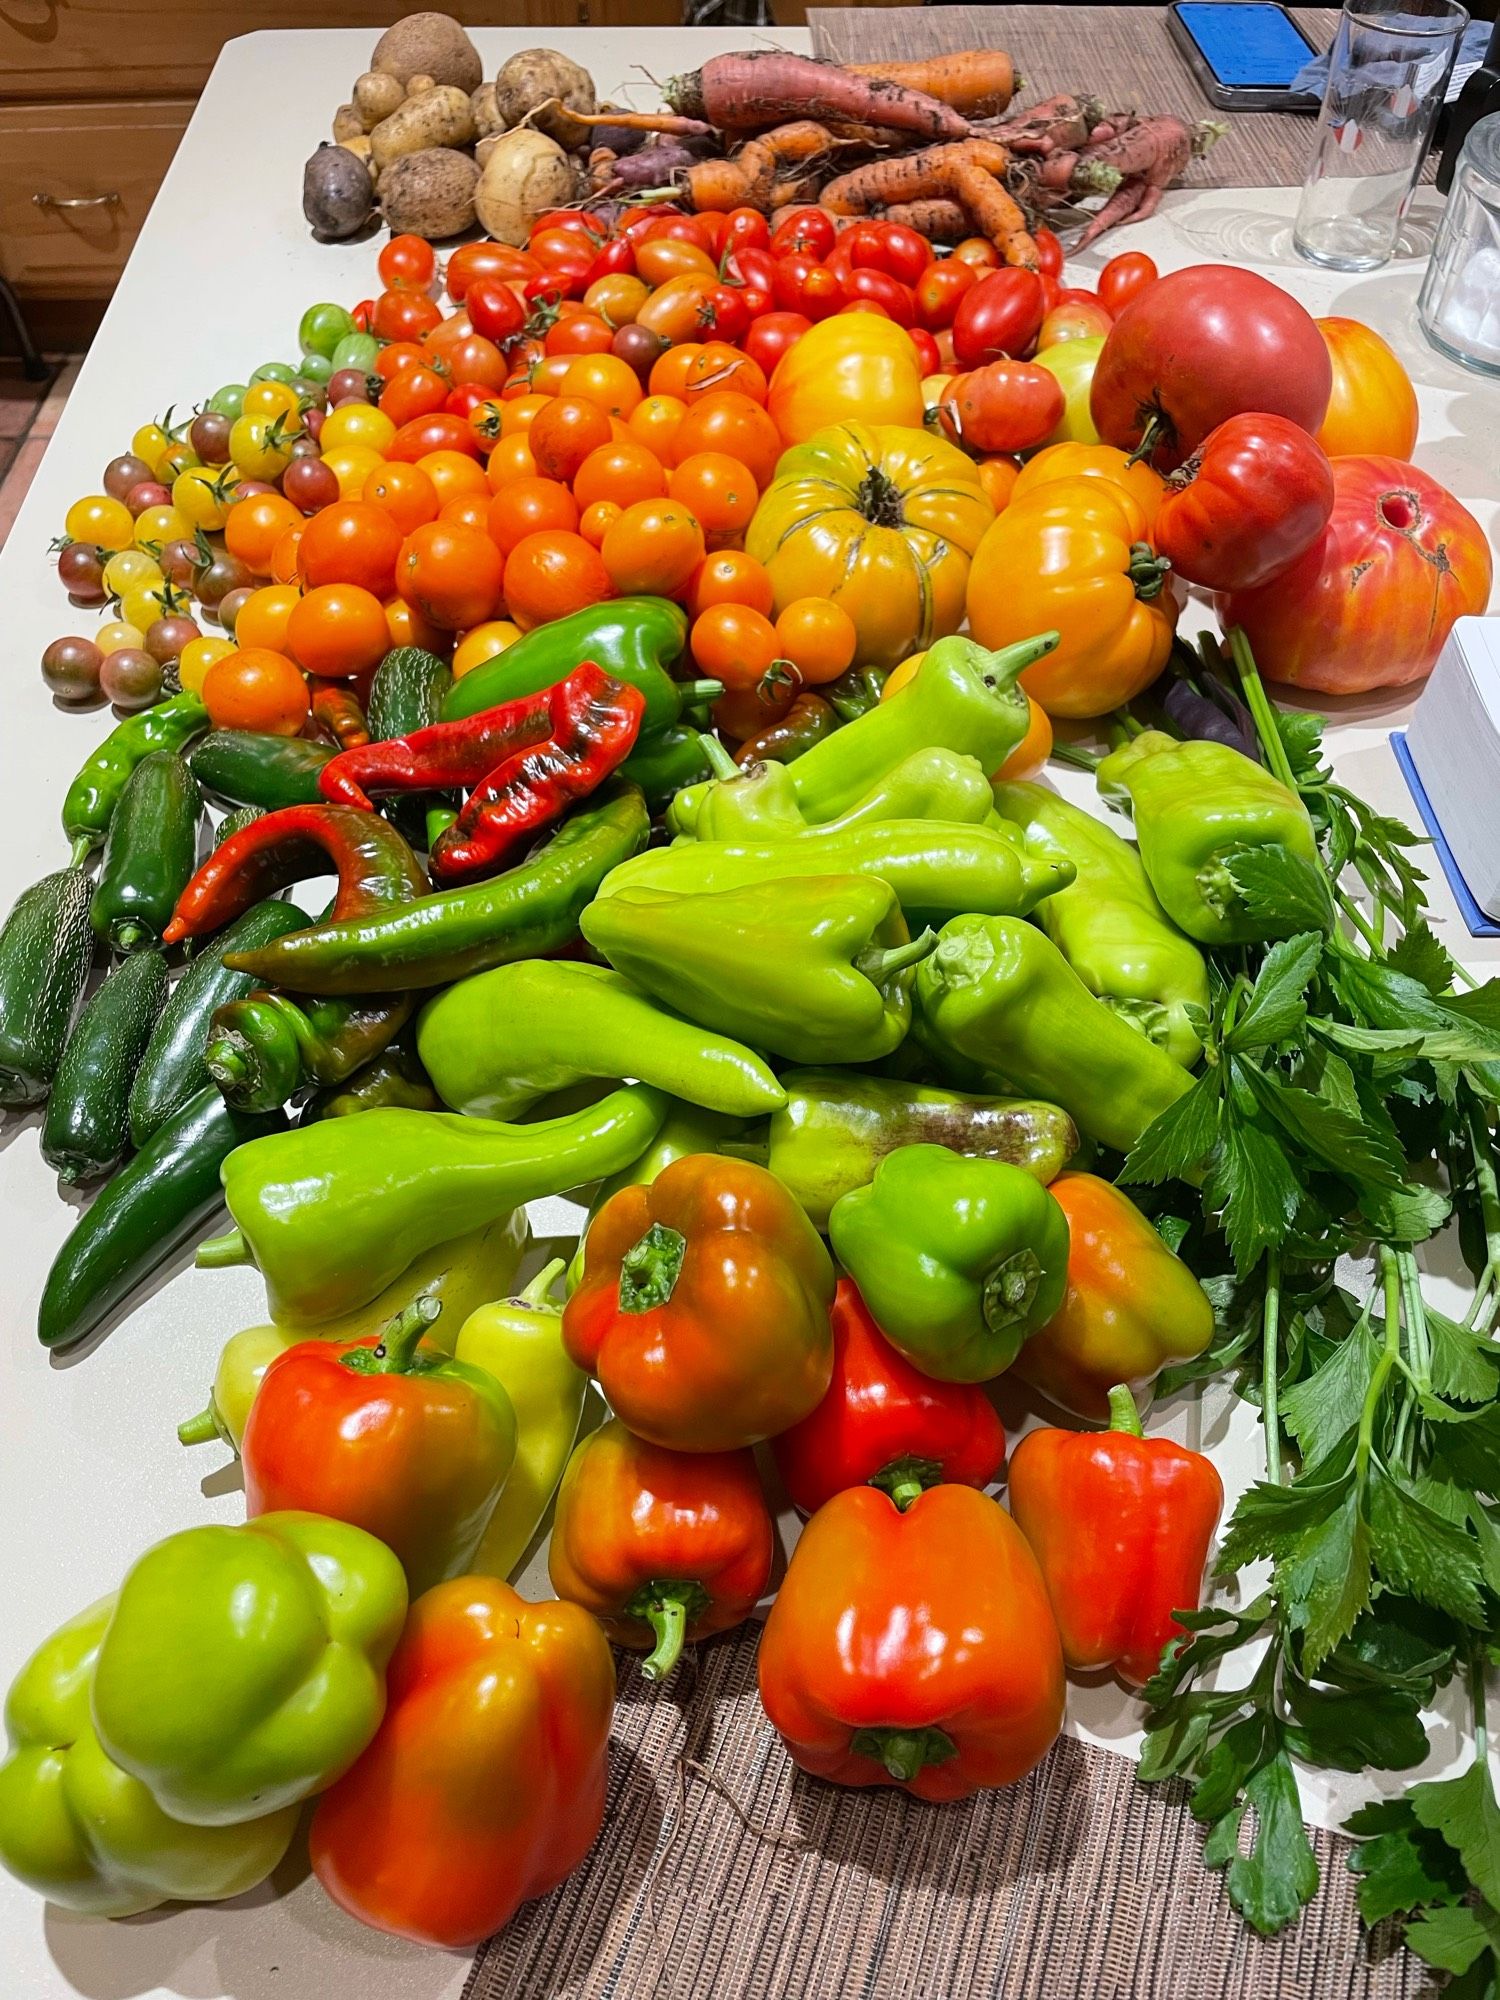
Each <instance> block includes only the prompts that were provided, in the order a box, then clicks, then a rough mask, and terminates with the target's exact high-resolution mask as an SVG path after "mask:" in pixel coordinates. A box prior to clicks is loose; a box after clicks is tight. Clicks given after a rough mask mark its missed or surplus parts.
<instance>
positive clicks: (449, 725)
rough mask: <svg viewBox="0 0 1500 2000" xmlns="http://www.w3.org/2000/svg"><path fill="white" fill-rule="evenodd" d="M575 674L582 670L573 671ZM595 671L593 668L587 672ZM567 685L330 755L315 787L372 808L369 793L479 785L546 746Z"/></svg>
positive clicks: (344, 802) (350, 803)
mask: <svg viewBox="0 0 1500 2000" xmlns="http://www.w3.org/2000/svg"><path fill="white" fill-rule="evenodd" d="M576 671H577V672H579V673H581V672H583V671H584V669H583V668H578V669H577V670H576ZM591 671H592V672H593V673H595V674H597V673H598V671H599V669H598V668H597V667H593V668H592V669H591ZM566 685H567V683H566V682H558V683H557V684H556V685H555V686H553V687H546V688H541V689H539V690H538V691H537V692H536V693H535V694H525V695H520V696H518V697H517V699H516V700H515V701H502V702H501V703H499V704H498V706H496V707H494V708H482V709H480V710H479V712H478V713H477V714H476V715H466V716H465V717H464V718H463V719H462V721H459V722H434V723H431V724H429V726H428V727H427V728H425V729H414V730H412V732H411V733H410V735H408V736H392V737H388V738H387V739H386V740H385V741H384V742H383V743H367V744H365V745H364V746H363V747H362V748H360V749H358V750H348V751H345V752H344V753H342V754H341V755H340V756H337V757H330V758H329V760H328V762H327V763H326V764H325V765H324V766H323V768H322V770H321V771H320V772H319V773H318V789H319V790H320V791H321V792H322V794H323V796H324V798H325V799H332V800H335V801H337V803H339V804H340V805H346V806H361V807H363V809H364V810H365V811H366V812H371V811H373V810H374V807H373V805H372V803H371V795H372V794H373V793H388V792H442V791H450V790H451V789H452V788H453V787H454V786H455V785H477V784H478V783H479V782H480V781H481V779H484V778H487V777H488V776H489V774H490V773H491V771H493V770H494V769H495V767H496V765H497V764H499V763H501V762H503V760H504V759H505V758H507V757H513V756H514V755H515V754H516V752H517V751H518V750H525V749H527V748H529V747H530V745H532V744H533V743H544V742H546V740H547V738H548V737H549V736H550V735H551V734H552V733H553V706H552V705H553V701H554V699H555V698H556V697H557V696H558V695H559V693H560V692H561V690H562V688H563V687H564V686H566Z"/></svg>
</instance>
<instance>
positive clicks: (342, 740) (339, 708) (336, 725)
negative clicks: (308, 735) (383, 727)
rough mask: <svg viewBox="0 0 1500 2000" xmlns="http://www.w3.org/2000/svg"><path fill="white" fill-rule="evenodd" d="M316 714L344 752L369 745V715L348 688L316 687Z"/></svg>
mask: <svg viewBox="0 0 1500 2000" xmlns="http://www.w3.org/2000/svg"><path fill="white" fill-rule="evenodd" d="M312 712H313V714H314V715H315V716H316V717H317V719H318V721H319V722H321V723H322V725H323V727H324V728H325V729H326V730H327V731H328V733H329V735H330V736H331V737H332V738H333V740H334V742H335V743H337V745H338V746H339V748H340V749H341V750H358V749H359V748H360V747H361V746H362V745H364V744H366V743H368V742H369V740H370V729H369V725H368V723H367V722H366V721H365V712H364V710H363V709H362V708H361V707H360V705H359V702H358V700H357V699H356V698H355V696H354V695H353V694H352V693H351V692H350V690H349V689H348V688H347V687H339V686H336V685H335V686H330V685H329V684H328V683H327V682H324V683H323V684H322V685H321V686H319V687H317V688H315V689H314V690H313V698H312Z"/></svg>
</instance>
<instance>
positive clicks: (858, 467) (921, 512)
mask: <svg viewBox="0 0 1500 2000" xmlns="http://www.w3.org/2000/svg"><path fill="white" fill-rule="evenodd" d="M850 320H851V322H852V321H854V320H870V323H871V324H872V325H878V324H881V322H879V321H876V320H874V319H873V318H872V316H871V315H870V314H868V313H859V314H851V315H850ZM821 324H822V325H825V326H826V325H828V324H830V322H829V321H826V320H825V321H822V322H821ZM817 331H818V328H817V327H814V329H813V332H814V333H816V332H817ZM898 331H899V329H898ZM902 337H903V338H904V337H905V336H904V335H903V336H902ZM811 338H812V334H804V335H803V337H802V339H801V341H799V342H798V344H797V346H796V347H795V348H793V350H792V352H791V354H790V355H789V356H788V357H787V358H788V359H789V360H792V359H795V358H796V356H797V354H799V353H800V352H801V350H802V348H803V347H804V346H805V345H806V344H807V342H808V341H809V340H810V339H811ZM907 344H908V346H910V342H908V343H907ZM913 351H915V350H913ZM783 365H784V364H783ZM778 373H779V370H778ZM773 386H774V385H773ZM994 518H995V510H994V508H993V507H992V506H991V504H990V502H989V499H988V497H987V496H986V494H985V492H984V488H983V487H982V486H981V485H980V483H979V473H978V469H977V468H976V466H975V465H974V463H973V461H972V459H970V458H968V457H966V456H965V454H964V453H963V452H961V451H960V450H959V449H958V448H957V446H956V445H951V444H948V443H947V442H946V441H945V440H944V439H942V438H938V437H932V436H930V435H929V434H926V433H924V432H923V431H922V430H920V429H913V428H911V427H910V426H907V425H902V426H899V427H898V426H896V425H884V426H880V427H872V426H870V425H866V424H860V423H845V424H839V425H837V426H836V427H834V428H833V429H831V430H824V431H822V432H821V433H819V434H818V435H816V436H814V437H812V438H810V439H809V440H808V442H807V443H806V444H801V445H798V446H797V447H796V448H795V449H794V450H792V451H789V452H787V453H786V454H785V456H784V457H783V458H782V460H781V463H780V466H779V468H778V473H777V477H776V479H775V480H774V482H773V483H772V484H771V485H770V486H769V487H768V488H767V489H766V491H765V492H764V493H763V494H762V495H761V501H760V505H759V506H758V507H757V508H756V510H755V518H754V520H753V521H752V522H751V523H750V527H749V530H748V532H747V534H746V536H745V547H746V549H747V551H748V552H749V553H750V554H751V555H752V556H754V557H755V558H756V560H757V561H758V562H762V563H764V564H765V566H766V568H767V570H768V571H769V572H770V576H771V587H772V589H773V591H774V592H775V602H776V609H777V612H778V613H780V612H781V611H784V610H785V609H786V607H787V605H789V604H791V603H792V602H794V600H795V599H797V598H799V597H827V598H831V599H832V600H833V602H834V603H835V604H837V605H838V606H839V607H840V609H841V610H843V611H845V612H846V613H847V614H848V616H849V617H850V618H851V619H852V620H853V622H854V629H855V632H856V633H857V635H858V640H857V648H856V653H855V657H856V658H857V659H858V660H859V661H860V662H861V663H862V664H864V665H866V666H875V667H893V666H896V665H897V664H898V663H899V662H900V661H902V660H904V659H906V658H907V656H908V655H909V654H911V653H915V652H920V651H922V650H924V649H925V648H926V647H928V646H930V645H931V644H932V642H933V641H934V640H935V639H944V638H947V636H948V635H949V633H951V632H956V631H957V630H958V628H959V626H960V625H961V624H962V623H963V619H964V590H965V586H966V584H967V583H968V580H969V562H970V558H971V557H972V556H973V554H974V551H975V550H976V549H977V548H978V547H979V546H980V543H981V539H982V538H983V537H984V535H985V530H986V529H987V528H989V526H990V523H991V522H992V521H993V520H994ZM1045 624H1046V621H1043V626H1042V627H1041V628H1038V627H1036V626H1028V627H1027V628H1026V629H1027V632H1028V634H1029V633H1031V632H1033V631H1036V630H1038V629H1045ZM986 643H988V642H986Z"/></svg>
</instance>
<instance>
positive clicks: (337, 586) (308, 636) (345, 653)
mask: <svg viewBox="0 0 1500 2000" xmlns="http://www.w3.org/2000/svg"><path fill="white" fill-rule="evenodd" d="M417 532H418V533H419V534H427V533H430V532H431V530H430V529H418V531H417ZM245 609H246V610H248V609H249V606H248V605H247V606H246V607H245ZM243 615H244V613H243V612H242V613H241V616H242V617H243ZM235 637H236V639H238V637H239V629H238V627H237V626H236V629H235ZM286 638H287V650H288V651H289V652H290V654H291V656H292V658H293V659H294V660H295V661H296V662H297V664H298V666H299V667H302V668H304V669H305V670H306V671H307V672H308V673H310V674H323V675H332V676H334V677H339V676H344V675H348V674H362V673H364V672H365V671H366V669H367V668H369V667H377V666H379V664H380V662H381V661H382V660H383V659H384V658H385V656H386V654H387V653H388V652H389V651H390V634H389V632H387V630H386V623H385V607H384V606H383V605H382V603H381V601H380V599H379V598H378V597H376V596H375V594H374V593H373V592H372V591H368V590H362V589H361V588H360V587H359V585H358V584H356V583H325V584H323V585H322V586H321V587H320V588H319V589H317V590H309V591H308V592H307V593H306V595H305V596H303V597H300V598H298V600H297V602H296V604H295V605H294V606H293V607H292V612H291V615H290V617H289V618H288V619H287V624H286Z"/></svg>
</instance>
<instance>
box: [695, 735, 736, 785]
mask: <svg viewBox="0 0 1500 2000" xmlns="http://www.w3.org/2000/svg"><path fill="white" fill-rule="evenodd" d="M698 741H699V742H700V743H701V744H702V745H703V754H704V756H705V757H706V758H707V760H708V768H709V770H710V771H712V772H713V774H714V776H715V777H716V778H737V777H739V776H740V767H739V765H738V764H736V763H735V761H734V759H733V758H732V757H731V756H730V754H729V752H728V751H727V750H726V749H725V748H724V745H723V744H722V743H721V742H720V741H719V739H718V737H717V736H710V735H708V734H707V733H706V732H705V731H702V730H700V731H699V733H698Z"/></svg>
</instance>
